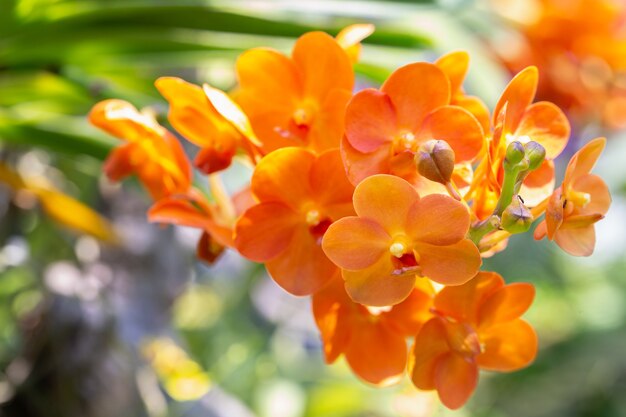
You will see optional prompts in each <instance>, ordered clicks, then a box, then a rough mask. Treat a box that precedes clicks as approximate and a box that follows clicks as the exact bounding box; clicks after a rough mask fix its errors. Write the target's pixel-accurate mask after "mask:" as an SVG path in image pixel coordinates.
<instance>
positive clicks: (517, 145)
mask: <svg viewBox="0 0 626 417" xmlns="http://www.w3.org/2000/svg"><path fill="white" fill-rule="evenodd" d="M522 159H524V145H522V144H521V142H518V141H514V142H511V143H509V146H507V148H506V162H507V163H508V164H509V165H517V164H519V163H520V162H521V161H522Z"/></svg>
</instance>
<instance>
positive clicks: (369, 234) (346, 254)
mask: <svg viewBox="0 0 626 417" xmlns="http://www.w3.org/2000/svg"><path fill="white" fill-rule="evenodd" d="M390 241H391V238H390V237H389V235H388V234H387V232H385V229H383V228H382V226H380V225H379V224H378V223H376V222H375V221H374V220H371V219H362V218H359V217H344V218H343V219H339V220H337V221H336V222H334V223H333V224H331V225H330V227H329V228H328V230H327V231H326V233H324V238H323V240H322V248H323V249H324V253H326V256H328V257H329V258H330V260H331V261H333V262H334V263H335V264H336V265H337V266H339V267H340V268H342V269H348V270H351V271H356V270H359V269H364V268H367V267H369V266H371V265H373V264H374V263H375V262H376V261H378V260H379V259H380V258H381V257H382V256H385V255H386V256H389V244H390Z"/></svg>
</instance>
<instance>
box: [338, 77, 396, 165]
mask: <svg viewBox="0 0 626 417" xmlns="http://www.w3.org/2000/svg"><path fill="white" fill-rule="evenodd" d="M398 133H399V132H398V125H397V120H396V112H395V109H394V107H393V104H392V102H391V99H390V98H389V96H388V95H387V94H385V93H383V92H381V91H378V90H375V89H373V88H368V89H365V90H361V91H359V92H358V93H357V94H355V95H354V97H352V99H351V100H350V102H349V103H348V107H347V108H346V137H347V138H348V141H349V142H350V144H351V145H352V147H354V149H356V150H358V151H359V152H363V153H368V152H373V151H375V150H377V149H378V148H380V147H381V146H382V145H383V144H387V143H391V142H392V141H393V139H394V137H395V136H396V135H397V134H398Z"/></svg>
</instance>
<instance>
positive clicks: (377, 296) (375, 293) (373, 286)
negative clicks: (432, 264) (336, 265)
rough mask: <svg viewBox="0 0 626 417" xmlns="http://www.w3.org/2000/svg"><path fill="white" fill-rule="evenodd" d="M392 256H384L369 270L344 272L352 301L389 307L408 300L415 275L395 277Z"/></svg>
mask: <svg viewBox="0 0 626 417" xmlns="http://www.w3.org/2000/svg"><path fill="white" fill-rule="evenodd" d="M393 271H394V265H393V264H392V262H391V256H382V257H381V258H380V259H379V260H378V261H377V262H376V263H374V264H373V265H371V266H369V267H368V268H365V269H361V270H358V271H348V270H345V269H344V270H342V271H341V273H342V276H343V279H344V280H345V282H346V291H347V292H348V295H349V296H350V298H352V300H354V301H355V302H357V303H360V304H365V305H369V306H389V305H394V304H398V303H400V302H401V301H403V300H404V299H406V298H407V297H408V296H409V294H411V291H413V287H414V286H415V279H416V277H415V275H413V274H406V275H393Z"/></svg>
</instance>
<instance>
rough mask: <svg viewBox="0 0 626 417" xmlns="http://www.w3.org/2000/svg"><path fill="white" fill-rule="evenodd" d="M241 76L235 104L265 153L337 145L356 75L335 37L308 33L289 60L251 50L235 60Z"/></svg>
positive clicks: (267, 51)
mask: <svg viewBox="0 0 626 417" xmlns="http://www.w3.org/2000/svg"><path fill="white" fill-rule="evenodd" d="M237 76H238V78H239V89H238V91H237V96H236V99H237V102H238V103H239V105H240V106H241V108H242V109H243V110H244V111H245V113H246V114H247V115H248V117H249V118H250V123H251V124H252V128H253V129H254V131H255V132H256V133H257V135H258V137H259V139H260V140H261V142H262V143H263V150H264V151H265V152H270V151H272V150H275V149H278V148H282V147H287V146H298V147H306V148H308V149H311V150H313V151H315V152H322V151H324V150H326V149H331V148H336V147H338V146H339V142H340V139H341V136H342V135H343V129H344V113H345V106H346V103H347V102H348V100H349V99H350V96H351V95H352V88H353V86H354V73H353V71H352V64H351V62H350V58H349V57H348V54H347V53H346V51H344V50H343V49H342V47H341V46H340V45H339V44H338V43H337V41H336V40H335V39H334V38H332V37H331V36H329V35H327V34H325V33H323V32H309V33H306V34H305V35H303V36H301V37H300V38H299V39H298V40H297V41H296V44H295V45H294V48H293V52H292V54H291V57H286V56H285V55H283V54H281V53H279V52H277V51H274V50H272V49H268V48H255V49H251V50H249V51H246V52H244V53H243V54H242V55H241V56H240V57H239V59H238V60H237Z"/></svg>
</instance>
